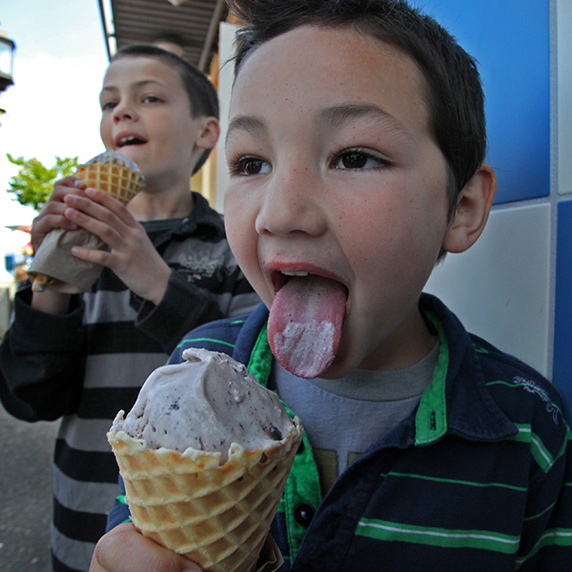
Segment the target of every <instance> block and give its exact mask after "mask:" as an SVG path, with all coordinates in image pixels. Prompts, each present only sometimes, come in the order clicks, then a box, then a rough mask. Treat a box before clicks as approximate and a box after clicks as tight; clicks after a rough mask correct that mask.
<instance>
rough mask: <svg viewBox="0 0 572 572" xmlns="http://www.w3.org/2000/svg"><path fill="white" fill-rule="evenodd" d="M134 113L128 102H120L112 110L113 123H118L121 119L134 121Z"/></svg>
mask: <svg viewBox="0 0 572 572" xmlns="http://www.w3.org/2000/svg"><path fill="white" fill-rule="evenodd" d="M134 118H135V111H134V109H133V106H132V105H130V103H129V102H128V101H120V102H119V103H118V104H117V105H116V106H115V107H114V109H113V121H114V122H115V123H119V122H120V121H122V120H123V119H134Z"/></svg>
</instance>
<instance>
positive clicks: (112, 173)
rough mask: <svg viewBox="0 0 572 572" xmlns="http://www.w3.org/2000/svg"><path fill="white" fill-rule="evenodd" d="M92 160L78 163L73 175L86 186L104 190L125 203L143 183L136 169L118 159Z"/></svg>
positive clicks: (142, 178) (143, 180)
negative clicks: (83, 163) (81, 163)
mask: <svg viewBox="0 0 572 572" xmlns="http://www.w3.org/2000/svg"><path fill="white" fill-rule="evenodd" d="M118 156H119V155H118V154H115V157H114V158H113V159H111V160H107V161H97V160H95V161H93V162H89V163H86V164H85V165H80V166H79V167H78V169H77V171H76V172H75V176H76V177H77V178H78V179H81V180H82V181H83V182H84V183H85V184H86V185H87V186H88V187H93V188H95V189H99V190H100V191H104V192H106V193H107V194H109V195H111V196H112V197H114V198H116V199H117V200H119V201H121V202H122V203H123V204H127V203H128V202H129V201H130V200H131V199H132V198H133V197H134V196H135V195H136V194H137V193H138V192H139V191H140V190H141V189H142V188H143V186H144V185H145V178H144V177H143V175H142V173H141V171H139V170H138V169H137V170H135V169H131V168H129V167H128V166H126V164H125V162H124V161H123V160H121V159H118V158H117V157H118Z"/></svg>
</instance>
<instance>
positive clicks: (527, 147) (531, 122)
mask: <svg viewBox="0 0 572 572" xmlns="http://www.w3.org/2000/svg"><path fill="white" fill-rule="evenodd" d="M414 3H415V5H417V6H419V7H420V8H421V9H422V10H424V11H426V12H427V13H428V14H430V15H432V16H434V17H435V18H436V19H437V20H438V21H439V22H441V23H442V24H443V25H444V26H445V27H446V28H447V29H448V30H449V31H450V32H451V33H452V34H453V35H454V36H455V37H456V38H457V40H458V41H459V43H460V44H461V45H462V46H463V47H464V48H465V49H466V50H467V51H468V52H469V53H470V54H471V55H473V56H474V57H475V58H476V59H477V60H478V62H479V69H480V72H481V76H482V79H483V83H484V87H485V96H486V114H487V127H488V134H489V152H488V155H487V161H488V162H489V163H490V164H491V165H492V166H493V167H494V168H495V170H496V173H497V178H498V192H497V198H496V203H505V202H509V201H519V200H525V199H531V198H537V197H542V196H548V194H549V193H550V45H549V35H550V30H549V28H550V25H549V2H547V1H546V0H544V1H539V0H478V1H475V0H416V1H415V2H414Z"/></svg>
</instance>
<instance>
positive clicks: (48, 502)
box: [0, 405, 58, 572]
mask: <svg viewBox="0 0 572 572" xmlns="http://www.w3.org/2000/svg"><path fill="white" fill-rule="evenodd" d="M57 426H58V422H45V421H43V422H39V423H25V422H23V421H18V420H17V419H14V418H13V417H11V416H10V415H8V413H6V411H5V410H4V408H3V407H2V405H0V443H1V447H2V449H1V450H2V455H1V461H0V572H22V571H24V570H25V571H30V572H34V571H37V572H49V571H50V570H51V557H50V522H51V513H52V456H53V449H54V443H55V435H56V430H57Z"/></svg>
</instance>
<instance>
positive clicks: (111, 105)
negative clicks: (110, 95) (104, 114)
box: [101, 101, 117, 111]
mask: <svg viewBox="0 0 572 572" xmlns="http://www.w3.org/2000/svg"><path fill="white" fill-rule="evenodd" d="M116 105H117V102H116V101H106V102H105V103H102V104H101V111H109V110H111V109H113V108H114V107H115V106H116Z"/></svg>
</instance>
